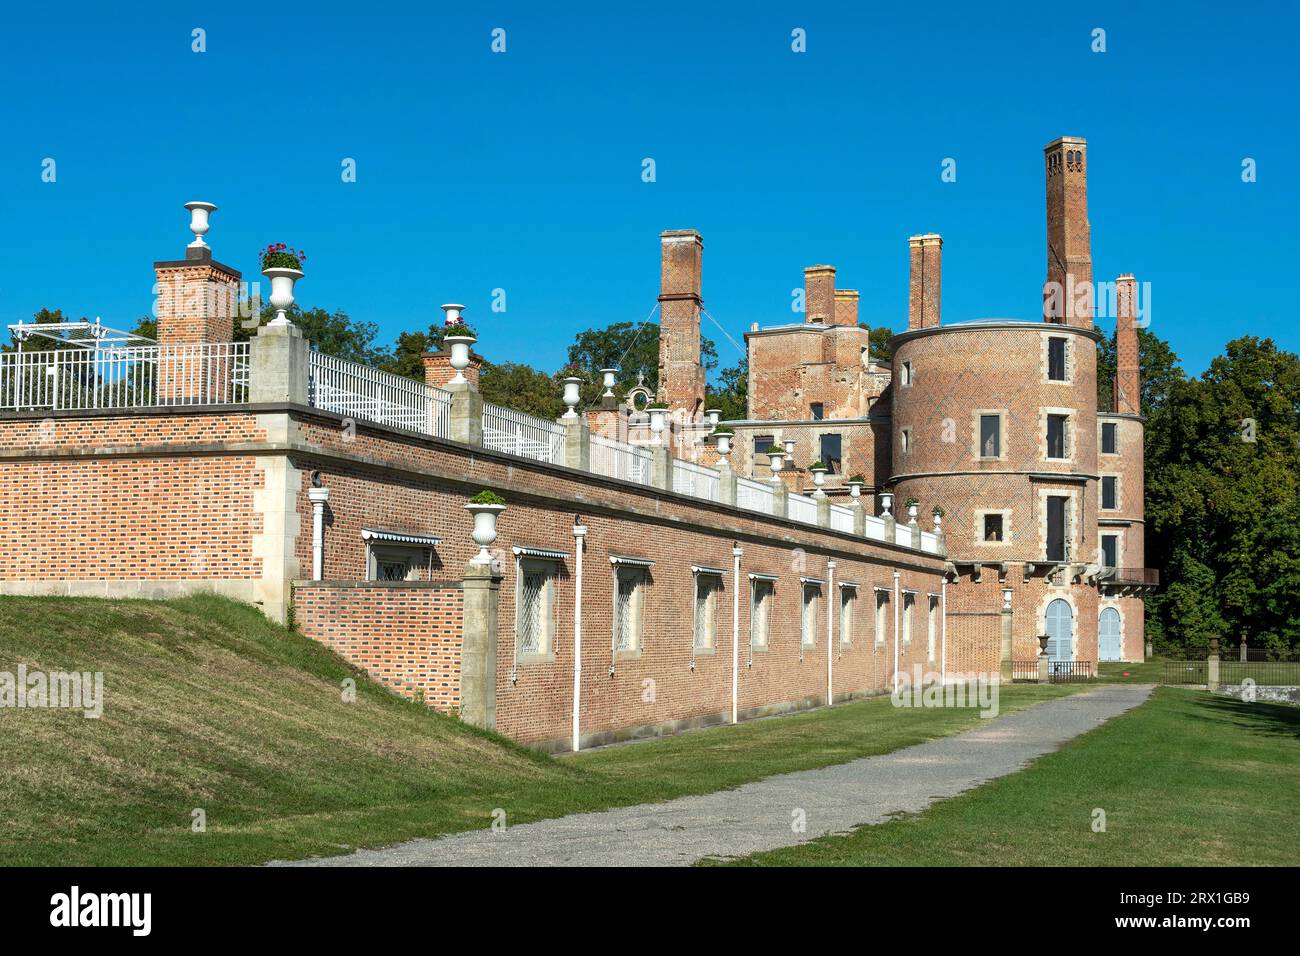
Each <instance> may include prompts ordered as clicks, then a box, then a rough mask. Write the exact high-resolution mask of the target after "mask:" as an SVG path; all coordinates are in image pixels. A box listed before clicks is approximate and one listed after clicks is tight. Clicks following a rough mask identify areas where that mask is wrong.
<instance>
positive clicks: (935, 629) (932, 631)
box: [925, 594, 939, 664]
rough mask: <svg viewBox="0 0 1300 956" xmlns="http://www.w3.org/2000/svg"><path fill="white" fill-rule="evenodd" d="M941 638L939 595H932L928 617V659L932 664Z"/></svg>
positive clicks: (926, 644)
mask: <svg viewBox="0 0 1300 956" xmlns="http://www.w3.org/2000/svg"><path fill="white" fill-rule="evenodd" d="M938 639H939V598H938V596H937V595H934V594H931V595H930V606H929V616H928V617H927V618H926V638H925V646H926V660H928V661H929V662H930V663H931V664H933V663H934V651H935V645H936V644H937V643H938Z"/></svg>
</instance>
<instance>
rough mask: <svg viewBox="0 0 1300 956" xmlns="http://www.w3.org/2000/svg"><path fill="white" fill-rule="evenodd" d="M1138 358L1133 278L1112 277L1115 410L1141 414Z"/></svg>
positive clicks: (1135, 298) (1135, 284)
mask: <svg viewBox="0 0 1300 956" xmlns="http://www.w3.org/2000/svg"><path fill="white" fill-rule="evenodd" d="M1141 365H1142V363H1141V361H1140V360H1139V358H1138V333H1137V279H1135V278H1134V277H1133V275H1132V274H1131V273H1129V274H1126V275H1122V276H1120V277H1119V278H1117V279H1116V280H1115V411H1117V412H1127V413H1128V414H1130V415H1141V414H1142V392H1141V389H1142V369H1141Z"/></svg>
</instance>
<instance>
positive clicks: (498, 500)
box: [465, 489, 506, 564]
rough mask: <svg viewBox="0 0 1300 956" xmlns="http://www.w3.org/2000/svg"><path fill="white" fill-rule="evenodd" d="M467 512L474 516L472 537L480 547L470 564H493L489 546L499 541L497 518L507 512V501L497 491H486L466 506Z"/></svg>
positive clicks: (481, 492)
mask: <svg viewBox="0 0 1300 956" xmlns="http://www.w3.org/2000/svg"><path fill="white" fill-rule="evenodd" d="M465 510H466V511H468V512H469V513H470V514H472V515H473V516H474V529H473V531H471V532H470V537H471V538H473V539H474V543H475V544H477V545H478V547H479V551H478V554H477V555H475V556H474V557H473V558H472V559H471V560H470V564H491V563H492V555H491V554H489V553H488V546H489V545H491V544H492V543H493V542H494V541H496V539H497V517H498V516H499V515H500V514H501V512H503V511H505V510H506V500H505V499H504V498H502V497H501V496H500V495H499V494H497V493H496V492H495V491H488V490H486V489H484V490H483V491H480V492H479V493H478V494H476V495H475V496H474V497H473V498H471V499H469V502H468V503H467V504H466V505H465Z"/></svg>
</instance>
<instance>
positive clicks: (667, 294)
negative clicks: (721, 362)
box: [655, 229, 704, 419]
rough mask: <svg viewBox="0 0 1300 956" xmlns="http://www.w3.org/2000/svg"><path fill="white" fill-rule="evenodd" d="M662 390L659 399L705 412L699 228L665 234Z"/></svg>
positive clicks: (693, 412)
mask: <svg viewBox="0 0 1300 956" xmlns="http://www.w3.org/2000/svg"><path fill="white" fill-rule="evenodd" d="M659 243H660V266H661V269H660V275H659V390H658V392H657V394H656V396H655V397H656V398H657V399H658V400H659V401H661V402H663V403H664V404H666V405H667V406H668V407H669V408H671V409H674V410H676V409H682V410H683V411H685V412H686V414H687V415H688V416H689V417H690V418H692V419H695V418H699V417H700V416H701V414H702V413H703V411H704V367H703V366H702V365H700V309H701V308H702V307H703V304H704V300H703V299H702V298H701V297H700V278H701V269H702V259H703V256H704V239H703V237H702V236H700V234H699V233H698V232H696V231H695V230H694V229H669V230H668V231H666V232H661V233H660V234H659Z"/></svg>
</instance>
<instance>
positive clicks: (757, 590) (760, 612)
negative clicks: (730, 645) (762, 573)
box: [749, 579, 774, 648]
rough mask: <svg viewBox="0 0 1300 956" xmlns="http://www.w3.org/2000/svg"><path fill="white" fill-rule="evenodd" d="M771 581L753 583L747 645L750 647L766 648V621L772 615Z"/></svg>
mask: <svg viewBox="0 0 1300 956" xmlns="http://www.w3.org/2000/svg"><path fill="white" fill-rule="evenodd" d="M773 590H774V587H773V582H772V581H762V580H757V579H756V580H755V581H754V593H753V597H752V601H753V604H752V605H751V607H750V613H749V644H750V646H751V647H762V648H765V647H767V630H768V621H769V620H770V618H771V615H772V592H773Z"/></svg>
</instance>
